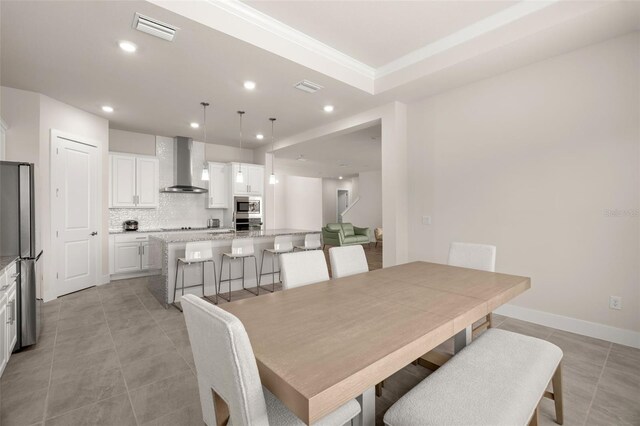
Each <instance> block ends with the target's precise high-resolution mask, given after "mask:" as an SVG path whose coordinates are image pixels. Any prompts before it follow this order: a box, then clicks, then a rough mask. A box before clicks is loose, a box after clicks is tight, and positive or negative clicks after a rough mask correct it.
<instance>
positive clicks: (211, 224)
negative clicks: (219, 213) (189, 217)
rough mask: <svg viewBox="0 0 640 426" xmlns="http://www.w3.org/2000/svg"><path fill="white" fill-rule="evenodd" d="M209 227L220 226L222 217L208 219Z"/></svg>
mask: <svg viewBox="0 0 640 426" xmlns="http://www.w3.org/2000/svg"><path fill="white" fill-rule="evenodd" d="M207 228H220V219H207Z"/></svg>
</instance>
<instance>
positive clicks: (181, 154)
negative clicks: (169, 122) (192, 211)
mask: <svg viewBox="0 0 640 426" xmlns="http://www.w3.org/2000/svg"><path fill="white" fill-rule="evenodd" d="M192 151H193V139H192V138H187V137H184V136H176V137H175V138H174V143H173V170H174V176H175V177H176V184H175V185H173V186H168V187H166V188H163V189H161V190H160V192H180V193H183V194H202V193H205V192H208V189H206V188H200V187H197V186H194V185H193V171H194V170H202V163H199V164H195V163H194V159H193V156H192Z"/></svg>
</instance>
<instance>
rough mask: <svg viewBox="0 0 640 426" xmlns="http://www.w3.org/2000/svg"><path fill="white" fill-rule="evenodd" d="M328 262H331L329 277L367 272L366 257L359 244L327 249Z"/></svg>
mask: <svg viewBox="0 0 640 426" xmlns="http://www.w3.org/2000/svg"><path fill="white" fill-rule="evenodd" d="M329 260H330V261H331V276H332V277H333V278H340V277H348V276H349V275H354V274H361V273H363V272H369V264H368V263H367V256H366V255H365V254H364V249H363V248H362V246H361V245H359V244H358V245H354V246H342V247H331V248H330V249H329Z"/></svg>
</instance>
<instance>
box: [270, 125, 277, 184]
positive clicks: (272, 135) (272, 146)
mask: <svg viewBox="0 0 640 426" xmlns="http://www.w3.org/2000/svg"><path fill="white" fill-rule="evenodd" d="M269 120H271V174H274V173H273V168H274V164H273V163H275V162H276V151H275V146H276V138H275V136H274V134H273V125H274V124H275V122H276V119H275V118H270V119H269Z"/></svg>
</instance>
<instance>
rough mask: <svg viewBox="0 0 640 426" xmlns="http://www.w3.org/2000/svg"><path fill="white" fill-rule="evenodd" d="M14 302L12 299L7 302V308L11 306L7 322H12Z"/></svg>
mask: <svg viewBox="0 0 640 426" xmlns="http://www.w3.org/2000/svg"><path fill="white" fill-rule="evenodd" d="M14 303H15V301H14V300H12V301H11V302H9V306H8V307H9V308H11V316H10V317H9V318H8V319H7V324H13V304H14Z"/></svg>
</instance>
